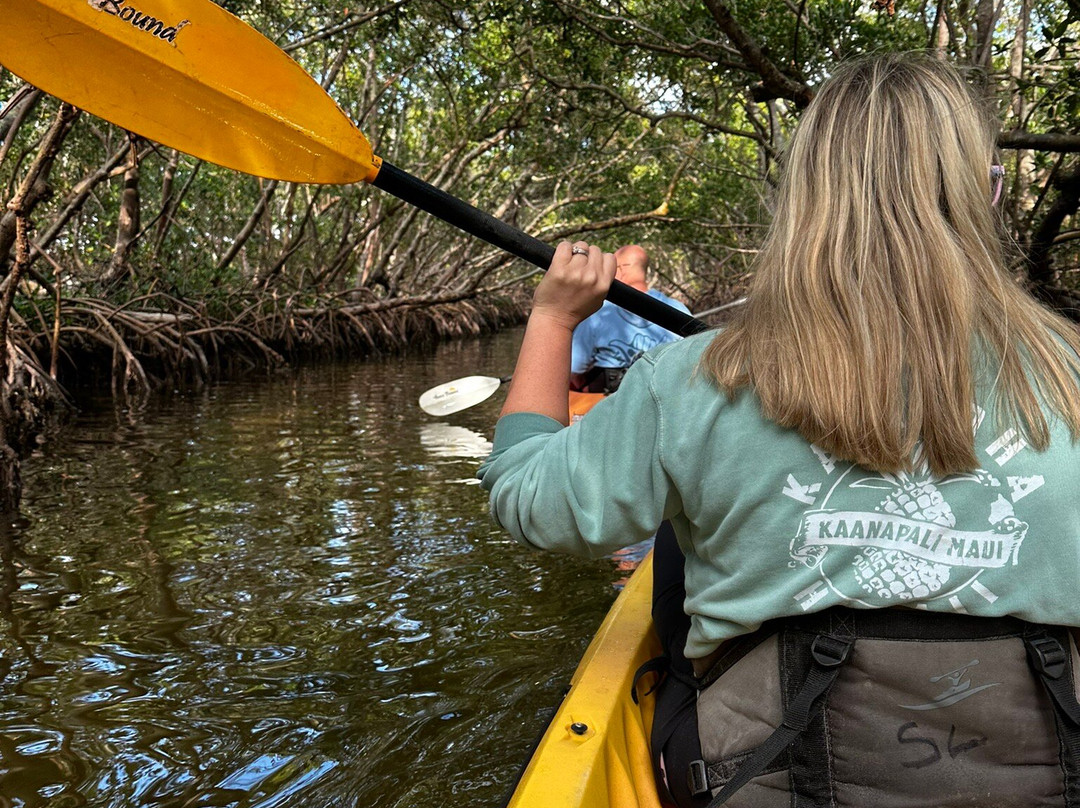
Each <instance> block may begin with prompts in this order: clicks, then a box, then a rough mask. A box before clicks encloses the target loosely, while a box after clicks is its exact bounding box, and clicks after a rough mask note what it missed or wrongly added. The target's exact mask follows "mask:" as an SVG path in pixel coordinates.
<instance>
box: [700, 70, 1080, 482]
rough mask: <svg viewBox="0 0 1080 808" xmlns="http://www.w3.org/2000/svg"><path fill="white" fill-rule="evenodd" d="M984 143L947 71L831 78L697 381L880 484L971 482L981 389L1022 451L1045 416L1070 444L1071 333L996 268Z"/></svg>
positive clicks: (977, 121) (842, 73)
mask: <svg viewBox="0 0 1080 808" xmlns="http://www.w3.org/2000/svg"><path fill="white" fill-rule="evenodd" d="M995 133H996V127H995V124H994V122H993V119H992V117H991V116H990V115H989V112H988V110H987V109H986V107H985V105H984V104H982V103H981V102H980V101H978V100H977V99H976V97H975V96H974V95H973V93H972V92H971V91H970V90H969V89H968V88H967V86H966V85H965V83H964V82H963V80H962V79H961V78H960V76H959V75H958V74H957V73H956V71H955V70H954V69H953V68H951V67H949V66H948V65H947V64H945V63H943V62H940V61H936V60H933V59H930V58H924V57H916V56H912V55H898V54H893V55H889V56H884V57H875V58H870V59H864V60H860V61H858V62H853V63H851V64H848V65H845V66H842V67H841V68H840V69H838V70H837V71H836V73H835V75H834V76H833V77H832V78H831V79H830V80H829V81H828V82H826V83H825V84H824V85H823V86H822V88H821V90H820V91H819V93H818V95H817V96H816V98H815V99H814V101H813V102H812V103H811V104H810V105H809V106H808V107H807V109H806V111H805V112H804V114H803V116H802V119H801V121H800V123H799V126H798V130H797V132H796V133H795V135H794V137H793V138H792V141H791V144H790V150H789V152H788V154H787V156H786V161H785V171H784V176H783V178H782V180H781V184H780V189H779V197H778V203H777V209H776V214H775V219H774V221H773V225H772V227H771V229H770V231H769V235H768V237H767V239H766V243H765V244H764V246H763V248H762V250H761V252H760V254H759V255H758V257H757V259H756V272H755V277H754V281H753V287H752V289H751V292H750V295H749V302H748V303H747V304H746V305H745V306H744V307H743V308H742V310H741V311H740V312H739V313H738V314H737V315H736V319H735V320H734V321H733V322H732V324H731V325H730V326H729V327H728V328H727V329H725V330H724V331H722V332H720V333H719V334H717V336H716V337H715V338H714V340H713V342H712V343H711V345H710V346H709V348H708V349H707V351H706V353H705V355H704V358H703V360H702V362H703V367H704V368H705V369H707V370H708V371H709V372H710V373H711V374H712V375H713V376H714V377H715V379H716V381H717V383H718V384H719V385H720V386H721V387H722V388H723V389H725V390H726V391H727V392H728V394H729V395H733V394H734V393H735V391H736V390H737V389H739V388H741V387H745V386H749V387H750V388H752V389H753V390H754V391H755V392H756V393H757V395H758V397H759V398H760V400H761V404H762V408H763V412H764V414H765V415H766V417H768V418H770V419H771V420H774V421H776V422H777V423H779V424H781V425H782V426H785V427H790V428H793V429H795V430H797V431H798V432H799V433H800V434H801V435H802V436H803V437H805V438H806V439H807V440H808V441H811V442H812V443H814V444H815V445H817V446H819V447H821V448H822V449H824V450H825V451H828V452H830V453H833V454H835V455H837V456H839V457H842V458H844V459H847V460H850V461H853V462H855V463H858V464H859V465H862V466H865V467H867V468H870V469H875V470H878V471H889V472H895V471H900V470H910V469H911V468H912V466H913V464H914V462H915V461H916V460H918V461H920V462H922V461H925V462H926V463H927V465H928V466H929V468H930V470H931V471H932V472H933V473H935V474H938V475H942V474H949V473H955V472H960V471H970V470H972V469H975V468H977V467H978V466H979V461H978V459H977V458H976V455H975V438H974V428H973V417H974V412H975V402H976V393H977V388H978V389H979V390H981V389H983V388H982V385H983V384H984V380H985V384H992V385H993V388H994V393H993V395H994V401H995V404H996V405H997V408H998V413H999V416H1000V417H1001V418H1003V423H1004V424H1007V425H1009V426H1013V427H1015V428H1017V429H1018V430H1019V431H1020V433H1021V434H1022V435H1023V436H1024V438H1025V439H1026V440H1027V442H1028V444H1030V445H1031V446H1032V447H1033V448H1035V449H1037V450H1042V449H1045V448H1046V447H1047V446H1048V445H1049V442H1050V431H1049V425H1048V422H1047V418H1046V416H1045V415H1044V413H1043V409H1042V405H1045V406H1047V407H1048V408H1049V410H1050V411H1052V412H1053V413H1055V414H1056V415H1057V416H1059V417H1060V418H1061V419H1062V420H1063V421H1064V423H1065V424H1066V425H1067V426H1068V428H1069V431H1070V432H1071V434H1072V437H1073V439H1074V440H1075V439H1076V438H1077V435H1078V434H1080V386H1078V374H1080V360H1078V358H1077V355H1076V352H1080V335H1078V332H1077V331H1076V330H1075V329H1074V328H1073V327H1072V325H1071V324H1070V323H1069V322H1068V321H1066V320H1065V319H1064V318H1062V317H1060V316H1058V315H1056V314H1054V313H1052V312H1050V311H1049V310H1047V309H1045V308H1044V307H1042V306H1041V305H1040V304H1038V303H1037V302H1036V301H1035V300H1034V299H1033V298H1032V297H1031V296H1030V295H1028V294H1027V293H1026V292H1025V291H1024V290H1023V289H1021V288H1020V287H1019V286H1018V285H1017V283H1016V282H1015V281H1014V280H1013V279H1012V278H1011V277H1010V276H1009V274H1008V273H1007V271H1006V269H1005V261H1004V256H1003V251H1002V246H1001V241H1000V237H999V235H998V228H997V225H996V222H995V218H994V211H993V209H992V208H991V205H990V198H991V193H990V165H991V164H992V163H993V162H994V159H993V156H994V137H995ZM1070 349H1071V350H1070ZM916 453H918V455H919V456H918V458H916Z"/></svg>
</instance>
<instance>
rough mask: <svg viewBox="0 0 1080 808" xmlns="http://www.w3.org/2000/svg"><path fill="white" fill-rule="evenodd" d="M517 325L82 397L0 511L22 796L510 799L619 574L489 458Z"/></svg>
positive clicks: (0, 669) (369, 802)
mask: <svg viewBox="0 0 1080 808" xmlns="http://www.w3.org/2000/svg"><path fill="white" fill-rule="evenodd" d="M518 336H519V335H518V334H517V333H511V334H504V335H502V336H499V337H497V338H494V339H487V340H476V341H469V342H465V343H461V344H454V345H447V346H443V347H442V348H441V349H440V350H439V351H438V352H437V354H436V355H434V356H427V357H412V358H407V359H391V360H386V361H380V362H371V363H363V364H353V365H340V366H334V367H320V368H311V369H306V370H304V371H301V372H297V373H295V374H288V375H286V376H279V377H275V378H271V379H266V378H260V379H256V380H248V381H244V382H237V383H228V384H221V385H217V386H214V387H213V388H211V389H209V390H207V391H205V392H203V393H200V394H198V395H193V396H184V397H177V398H174V399H171V400H168V401H165V402H158V403H156V404H155V405H153V406H152V407H151V408H150V409H149V410H148V411H146V412H143V413H139V414H128V413H124V412H117V411H116V410H114V409H113V408H112V407H111V405H108V406H107V407H106V408H105V409H103V410H100V411H96V412H85V413H83V414H82V415H81V416H80V417H79V418H78V419H77V421H75V422H74V423H73V424H72V425H70V426H69V427H67V428H66V429H65V430H64V432H63V433H62V434H61V435H60V436H59V437H58V438H57V440H55V441H54V442H53V443H52V444H51V445H50V446H49V447H47V449H46V450H45V451H44V452H43V453H42V454H41V455H40V456H38V457H35V458H32V459H31V460H30V461H28V462H27V463H26V464H25V467H24V476H25V478H26V493H25V502H24V519H23V520H21V521H20V523H18V524H17V525H15V526H14V527H13V528H12V529H10V530H8V531H7V532H6V533H5V534H3V535H0V806H46V805H47V806H76V805H91V806H143V805H146V806H159V805H160V806H185V807H187V808H197V807H199V806H245V807H250V808H255V807H256V806H258V808H270V807H271V806H302V807H305V808H306V807H307V806H386V807H389V806H474V805H483V806H497V805H500V804H501V800H502V798H503V796H504V792H505V791H506V789H507V787H508V786H509V784H510V783H511V782H512V781H513V779H514V777H515V776H516V773H517V770H518V768H519V766H520V764H521V762H522V759H523V758H524V756H525V754H526V750H527V749H528V747H529V745H530V744H531V742H532V740H533V737H534V736H535V734H536V731H537V730H538V728H539V726H540V725H541V723H542V720H543V715H542V713H543V710H544V708H546V707H549V706H551V705H552V704H554V703H555V702H556V701H557V699H558V696H559V695H560V694H561V692H562V688H563V686H564V685H565V683H566V681H567V680H568V678H569V675H570V673H571V672H572V670H573V668H574V666H575V664H576V663H577V660H578V658H579V656H580V654H581V652H582V651H583V650H584V648H585V645H586V644H587V642H588V640H589V638H590V636H591V634H592V632H593V630H594V629H595V628H596V626H597V625H598V624H599V621H600V620H601V619H602V617H603V614H604V612H605V611H606V609H607V607H608V606H609V605H610V603H611V601H612V599H613V597H614V589H613V582H614V581H616V579H617V578H619V576H620V573H619V572H618V571H617V570H616V564H615V562H613V561H610V560H605V561H599V562H590V561H582V560H578V559H571V558H564V557H557V556H549V555H544V554H540V553H535V552H530V551H528V550H526V549H524V548H520V547H519V546H517V545H516V544H514V543H513V542H512V541H511V540H509V539H508V538H506V537H505V536H503V535H501V534H500V533H499V532H498V531H497V529H496V528H495V527H494V525H493V524H492V523H491V522H490V520H489V518H488V515H487V511H486V498H485V496H484V493H483V491H482V490H481V489H480V488H479V486H477V485H475V484H473V483H472V476H473V472H474V470H475V467H476V465H477V464H478V462H479V459H480V457H482V456H483V455H484V454H485V453H486V447H485V445H484V439H485V438H486V439H490V437H491V434H492V428H493V426H494V421H495V418H496V415H497V412H498V408H499V406H500V404H501V398H502V397H501V395H498V394H497V395H496V397H495V398H494V399H492V400H491V401H489V402H486V403H485V404H483V405H481V406H478V407H476V408H474V409H472V410H468V411H466V412H463V413H460V414H458V415H456V416H450V417H449V418H447V419H442V420H438V419H434V418H431V417H429V416H426V415H424V414H423V413H422V412H421V411H420V410H419V408H418V407H417V406H416V404H415V402H416V398H417V396H418V395H419V394H420V393H421V392H422V391H423V390H425V389H426V388H428V387H431V386H434V385H435V384H437V383H440V382H443V381H447V380H449V379H452V378H455V377H458V376H465V375H470V374H474V373H480V374H484V375H500V374H502V373H506V372H508V370H509V368H510V367H511V366H512V359H513V356H514V353H515V351H516V344H517V343H516V341H517V338H518Z"/></svg>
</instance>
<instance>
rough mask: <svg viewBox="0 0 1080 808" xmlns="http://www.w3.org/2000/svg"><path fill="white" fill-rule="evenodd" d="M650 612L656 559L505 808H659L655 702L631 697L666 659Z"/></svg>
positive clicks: (606, 627) (591, 655)
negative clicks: (652, 752) (636, 681)
mask: <svg viewBox="0 0 1080 808" xmlns="http://www.w3.org/2000/svg"><path fill="white" fill-rule="evenodd" d="M651 608H652V554H651V553H650V554H649V555H648V557H646V559H645V560H644V561H642V563H641V565H640V566H639V567H638V568H637V570H636V571H635V572H634V574H633V575H632V576H631V578H630V580H629V582H628V583H627V584H626V587H625V588H624V589H623V591H622V592H621V593H620V595H619V597H618V599H617V600H616V601H615V603H614V605H613V606H612V607H611V611H609V612H608V615H607V617H606V618H604V622H603V624H602V625H601V626H600V629H599V631H597V632H596V636H595V637H593V640H592V642H591V643H590V644H589V647H588V649H587V650H586V651H585V656H584V657H582V659H581V662H580V664H579V665H578V667H577V670H576V671H575V672H574V677H573V679H571V680H570V691H569V692H568V693H567V695H566V697H565V698H564V699H563V702H562V705H561V706H560V707H559V710H558V712H557V713H556V714H555V717H554V718H553V719H552V721H551V724H550V725H549V726H548V729H547V732H546V733H545V734H544V736H543V738H542V739H541V741H540V745H539V746H538V747H537V749H536V752H535V753H534V754H533V757H532V759H531V760H530V762H529V765H528V768H526V769H525V772H524V774H523V775H522V777H521V780H520V782H519V783H518V786H517V789H516V790H515V791H514V793H513V796H511V798H510V802H509V803H508V804H507V808H660V800H659V798H658V796H657V793H656V785H655V782H654V780H653V773H652V764H651V763H650V760H649V732H650V730H651V728H652V707H653V699H651V698H642V699H640V704H634V702H633V700H632V699H631V697H630V687H631V685H632V683H633V678H634V672H635V671H636V670H637V669H638V667H639V666H640V665H641V664H642V663H644V662H646V661H647V660H649V659H651V658H653V657H655V656H657V655H659V653H660V642H659V640H657V638H656V635H655V632H653V630H652V618H651V615H650V612H651ZM652 678H653V677H648V680H647V681H651V680H652Z"/></svg>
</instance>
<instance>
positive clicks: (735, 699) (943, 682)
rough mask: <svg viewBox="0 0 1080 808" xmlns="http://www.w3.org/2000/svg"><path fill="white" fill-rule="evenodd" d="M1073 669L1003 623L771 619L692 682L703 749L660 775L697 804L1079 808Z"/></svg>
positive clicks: (1039, 633) (870, 615) (1065, 637)
mask: <svg viewBox="0 0 1080 808" xmlns="http://www.w3.org/2000/svg"><path fill="white" fill-rule="evenodd" d="M1078 664H1080V658H1078V657H1077V654H1076V650H1075V645H1074V643H1073V641H1072V638H1071V637H1070V633H1069V630H1068V629H1065V628H1061V627H1051V626H1041V625H1035V624H1032V623H1027V622H1025V621H1022V620H1019V619H1016V618H1011V617H1003V618H984V617H972V616H968V615H954V614H939V613H931V612H926V611H920V610H914V609H877V610H855V609H847V608H842V607H837V608H833V609H829V610H826V611H823V612H820V613H817V614H812V615H806V616H801V617H797V618H786V619H783V620H777V621H772V622H771V623H767V624H765V625H764V626H763V627H762V628H761V629H760V630H759V631H757V632H754V633H753V634H750V635H746V636H745V637H740V638H737V639H736V640H733V641H730V642H729V643H728V644H727V645H725V646H724V647H723V649H722V650H721V652H720V653H719V656H718V658H717V659H716V661H715V662H714V664H713V665H712V667H711V669H710V670H709V671H708V672H707V673H706V674H705V675H703V676H702V677H701V678H700V679H697V680H696V681H695V682H694V685H695V687H696V688H697V689H698V693H697V724H698V735H699V739H700V749H701V758H700V759H697V760H693V761H691V762H690V763H689V765H686V762H685V761H682V762H681V763H682V770H681V772H680V771H678V770H673V769H672V767H671V766H670V765H669V767H668V770H667V777H668V778H669V782H670V778H672V777H679V776H685V777H687V778H688V785H689V788H690V792H691V794H693V795H694V800H695V804H698V805H700V806H702V808H704V806H709V808H715V807H716V806H719V805H727V806H732V807H733V808H781V806H782V807H783V808H824V807H825V806H829V808H959V807H960V806H978V808H991V806H1001V807H1002V808H1004V807H1005V806H1008V807H1009V808H1019V807H1020V806H1023V808H1029V807H1030V806H1070V807H1074V808H1080V704H1078V703H1077V699H1076V690H1075V684H1074V682H1075V677H1074V673H1075V671H1076V667H1077V665H1078ZM670 763H675V761H671V762H670Z"/></svg>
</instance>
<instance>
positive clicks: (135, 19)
mask: <svg viewBox="0 0 1080 808" xmlns="http://www.w3.org/2000/svg"><path fill="white" fill-rule="evenodd" d="M87 3H88V4H89V5H90V6H92V7H93V8H96V9H97V10H98V11H103V12H105V13H106V14H108V15H109V16H110V17H118V18H119V19H121V20H123V21H124V22H126V23H129V24H130V25H131V27H132V28H137V29H138V30H140V31H144V32H145V33H148V34H150V35H151V36H154V37H157V38H158V39H160V40H162V41H163V42H168V43H169V44H171V45H175V44H176V35H177V34H178V33H180V30H181V29H182V28H184V27H185V26H187V25H190V24H191V21H190V20H181V21H180V22H178V23H177V24H176V25H166V24H165V23H164V22H163V21H162V20H159V19H157V18H156V17H151V16H150V15H149V14H144V13H143V12H141V11H139V10H138V9H137V8H135V7H134V6H128V5H124V0H87Z"/></svg>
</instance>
